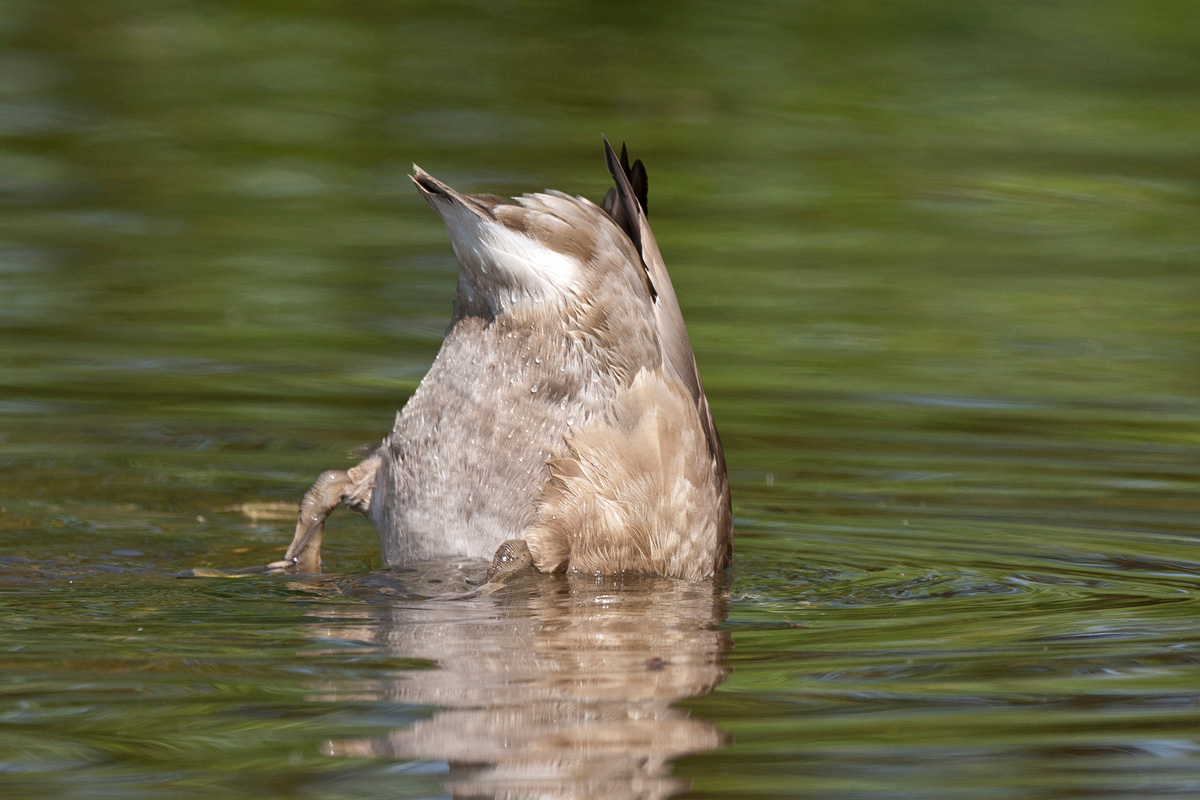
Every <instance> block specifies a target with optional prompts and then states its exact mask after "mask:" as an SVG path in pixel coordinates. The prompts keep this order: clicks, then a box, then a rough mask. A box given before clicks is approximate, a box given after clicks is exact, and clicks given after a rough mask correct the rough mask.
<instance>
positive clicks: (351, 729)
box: [0, 0, 1200, 800]
mask: <svg viewBox="0 0 1200 800" xmlns="http://www.w3.org/2000/svg"><path fill="white" fill-rule="evenodd" d="M1196 31H1197V28H1196V26H1195V25H1194V8H1193V7H1192V5H1191V4H1188V3H1184V2H1152V3H1138V4H1133V3H1123V2H1102V3H1095V4H1088V5H1087V6H1082V5H1078V6H1077V5H1071V4H1066V5H1064V4H1042V3H1008V4H1004V5H1003V6H998V5H995V4H991V3H982V2H959V3H949V2H942V1H941V0H928V1H927V2H916V3H906V4H902V5H894V4H882V3H869V2H842V3H809V4H798V5H795V6H788V7H784V6H774V5H758V4H743V5H739V6H730V7H728V8H727V7H724V6H718V5H712V4H706V3H673V4H667V5H656V6H651V7H641V6H629V7H628V8H626V7H622V6H620V5H617V6H612V5H607V6H605V7H604V8H603V9H600V8H597V9H590V8H584V7H582V6H580V7H575V6H571V7H565V6H541V5H523V4H505V3H500V4H497V3H488V4H474V3H464V4H456V5H454V6H426V5H419V4H381V3H367V2H352V3H342V4H325V3H319V2H304V3H289V4H280V3H272V2H259V3H234V2H188V3H184V2H179V3H175V2H172V3H161V2H154V3H150V2H140V1H139V0H113V2H107V3H91V2H74V1H72V0H63V2H58V3H53V4H42V3H36V2H25V1H23V0H8V1H7V2H3V3H0V674H2V675H3V678H2V680H0V790H2V791H3V794H4V796H5V797H6V798H9V797H11V798H26V797H28V798H41V797H72V798H73V797H79V798H98V797H122V798H125V797H147V798H160V797H161V798H174V797H193V796H195V795H196V794H198V793H201V792H203V793H205V794H217V795H220V796H223V797H247V798H249V797H254V798H262V797H291V796H303V797H311V798H352V797H375V796H381V797H383V796H386V797H412V798H419V797H431V796H456V795H457V796H469V797H476V796H493V797H526V796H528V797H532V796H561V797H567V796H577V797H584V796H590V797H613V798H618V797H619V798H625V797H666V796H704V795H707V796H712V797H722V798H724V797H749V796H762V797H785V796H786V797H794V796H803V797H814V798H838V799H839V800H841V799H842V798H870V799H871V800H875V799H876V798H880V799H882V798H899V797H904V798H942V797H946V798H951V797H952V798H986V799H987V800H992V799H993V798H1078V797H1099V798H1134V797H1136V798H1147V797H1188V796H1194V795H1196V794H1200V689H1198V688H1197V687H1200V634H1198V633H1197V630H1198V627H1197V625H1196V619H1197V612H1198V607H1197V588H1198V584H1200V557H1198V556H1197V552H1198V551H1197V544H1198V543H1197V529H1198V527H1200V525H1198V520H1200V477H1198V474H1200V473H1198V471H1197V470H1198V468H1197V464H1200V370H1197V363H1198V362H1200V317H1198V316H1197V313H1196V309H1197V307H1200V278H1197V266H1198V265H1200V168H1198V166H1197V164H1198V162H1197V161H1196V158H1195V154H1196V153H1197V152H1200V133H1198V132H1200V102H1198V100H1200V97H1198V91H1197V86H1196V82H1195V75H1196V74H1198V72H1200V63H1198V61H1200V59H1198V57H1197V54H1198V53H1200V40H1198V37H1197V33H1196ZM602 131H603V132H605V133H607V134H608V135H609V136H610V137H611V138H613V139H614V140H615V141H620V140H626V141H628V142H629V144H630V147H631V150H632V152H633V154H634V155H635V156H638V157H642V158H644V159H645V160H646V161H647V164H648V166H649V171H650V181H651V193H650V213H651V220H652V222H653V224H654V226H655V230H656V233H657V236H658V239H659V242H660V244H661V246H662V249H663V251H664V255H665V257H666V260H667V263H668V266H669V267H670V269H671V271H672V275H673V276H674V281H675V286H676V289H677V291H678V294H679V297H680V302H681V304H682V306H683V308H684V312H685V315H686V316H687V318H688V321H689V329H690V331H691V337H692V340H693V343H694V345H695V348H696V351H697V359H698V361H699V364H700V369H701V372H702V374H703V376H704V380H705V385H706V387H707V389H708V393H709V397H710V400H711V403H712V407H713V410H714V414H715V416H716V418H717V422H718V425H719V426H720V428H721V431H722V434H723V438H724V441H725V445H726V450H727V455H728V460H729V466H730V470H731V475H732V481H733V493H734V510H735V514H736V517H737V538H736V549H737V553H736V557H735V564H734V567H733V570H732V572H731V574H730V575H729V576H728V578H727V579H726V580H723V581H718V582H716V583H705V584H700V585H697V586H687V585H680V584H676V583H673V582H670V581H655V580H645V579H634V578H630V579H627V580H625V581H619V580H601V581H595V580H592V579H587V578H582V577H576V578H571V579H567V578H561V577H558V578H544V579H536V580H531V581H528V582H524V583H521V584H519V585H516V586H512V587H510V588H508V589H506V590H504V591H503V592H499V593H496V594H493V595H489V596H486V597H481V598H477V599H475V600H469V601H462V600H459V601H449V600H444V599H438V598H439V597H441V596H443V595H446V594H452V593H454V592H461V591H463V590H464V589H466V588H469V587H470V586H472V585H474V584H475V583H477V582H478V581H479V580H480V578H481V574H482V568H483V565H481V564H476V563H471V562H464V563H453V564H441V565H420V566H419V568H413V569H410V570H379V569H378V567H379V556H378V545H377V543H376V541H375V537H374V533H373V532H372V531H371V530H370V528H369V526H368V525H366V523H365V522H364V521H363V520H361V519H358V518H354V517H352V516H351V515H349V514H342V515H340V516H336V517H335V518H334V519H333V520H332V521H331V524H330V527H329V533H328V536H327V540H326V541H327V545H326V564H327V569H328V570H329V573H330V574H328V575H327V576H325V577H324V578H321V579H312V580H309V579H305V580H288V579H282V578H266V577H247V578H239V579H215V578H210V579H183V578H180V577H177V576H178V575H179V574H180V573H181V572H183V571H185V570H188V569H192V568H195V567H208V568H227V567H236V566H242V565H246V564H255V563H264V562H266V561H269V560H273V559H275V558H278V557H279V554H280V553H281V552H282V550H283V548H284V547H285V546H286V544H287V542H288V540H289V539H290V536H291V530H290V528H291V525H292V522H291V519H290V518H289V517H290V512H289V511H287V510H286V509H287V505H286V504H289V503H295V502H296V501H297V500H298V498H299V496H300V495H301V494H302V493H303V491H304V489H305V488H307V486H308V485H309V483H310V482H311V481H312V479H313V478H314V477H315V476H316V475H317V474H319V473H320V472H321V471H323V470H325V469H329V468H335V467H344V466H345V465H348V464H349V463H352V462H351V461H350V457H349V456H348V453H349V452H350V451H351V450H353V449H354V448H355V447H357V446H359V445H361V444H363V443H371V442H375V441H378V440H379V439H380V438H381V437H382V436H383V435H384V433H385V432H386V431H387V429H388V428H389V426H390V423H391V420H392V417H393V415H394V413H395V411H396V409H397V408H399V407H400V405H402V403H403V401H404V400H405V398H406V397H407V396H408V395H409V394H410V393H411V392H412V391H413V389H414V388H415V387H416V385H417V382H418V381H419V380H420V377H421V375H422V374H423V373H424V370H425V369H426V368H427V367H428V365H429V363H430V362H431V361H432V359H433V357H434V355H435V353H436V351H437V347H438V345H439V343H440V341H441V335H442V332H443V330H444V327H445V324H446V321H447V319H448V317H449V306H450V300H451V297H452V295H453V290H454V282H455V269H456V268H455V264H454V261H453V257H452V254H451V252H450V248H449V246H448V244H447V243H446V241H445V237H444V233H443V231H442V229H441V225H440V223H439V222H438V221H437V219H436V218H435V217H434V216H433V215H432V214H431V212H429V210H428V208H427V207H426V206H425V205H424V203H422V202H421V201H420V199H419V198H418V197H417V196H416V194H415V192H414V191H413V190H412V187H411V185H410V184H409V182H408V179H407V177H406V175H407V172H408V170H409V168H410V167H409V165H410V164H411V162H413V161H416V162H418V163H420V164H421V166H422V167H424V168H426V169H428V170H430V171H431V172H433V173H434V174H436V175H438V176H439V177H441V178H443V179H445V180H447V181H450V182H451V183H453V184H455V185H456V186H459V187H460V188H463V189H465V190H471V191H490V192H497V193H505V194H514V193H520V192H524V191H534V190H541V189H543V188H546V187H553V188H559V189H563V190H567V191H571V192H578V193H581V194H585V195H587V196H590V197H593V198H599V197H601V196H602V194H603V191H604V189H605V187H606V185H607V183H608V180H607V175H606V173H605V170H604V168H603V163H602V159H601V152H600V148H599V134H600V132H602ZM281 509H282V510H281Z"/></svg>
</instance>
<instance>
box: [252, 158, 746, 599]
mask: <svg viewBox="0 0 1200 800" xmlns="http://www.w3.org/2000/svg"><path fill="white" fill-rule="evenodd" d="M601 138H602V141H603V146H604V158H605V164H606V166H607V168H608V171H609V173H610V174H611V176H612V178H613V181H614V186H612V187H611V188H610V189H609V190H608V192H607V194H606V195H605V197H604V199H603V201H602V203H601V204H600V205H597V204H595V203H593V202H592V201H590V200H588V199H586V198H584V197H580V196H573V195H570V194H566V193H564V192H560V191H554V190H547V191H545V192H540V193H535V194H526V195H523V196H521V197H516V198H513V199H512V200H507V199H504V198H501V197H498V196H495V195H489V194H475V195H472V194H464V193H462V192H459V191H457V190H455V189H453V188H451V187H450V186H449V185H447V184H446V183H443V182H442V181H440V180H438V179H437V178H435V177H433V176H432V175H430V174H429V173H427V172H425V171H424V170H422V169H421V168H420V167H417V166H416V165H414V166H413V174H412V175H411V176H410V177H411V178H412V181H413V183H414V185H415V186H416V189H417V192H418V193H419V194H420V195H421V197H422V198H424V200H425V202H426V203H428V204H429V206H430V207H431V208H432V209H433V210H434V211H435V212H436V213H437V214H438V216H439V217H441V219H442V222H443V223H444V224H445V228H446V233H447V234H448V236H449V239H450V244H451V246H452V248H453V250H454V254H455V256H456V258H457V260H458V265H459V270H458V285H457V291H456V294H455V298H454V304H453V313H452V317H451V321H450V325H449V327H448V329H447V331H446V335H445V339H444V341H443V342H442V346H441V348H440V350H439V352H438V355H437V358H436V359H435V361H434V362H433V365H432V366H431V367H430V369H429V371H428V372H427V373H426V374H425V376H424V378H423V379H422V380H421V382H420V385H419V386H418V387H417V389H416V391H415V392H414V393H413V394H412V396H411V397H410V398H409V399H408V401H407V402H406V403H405V404H404V406H403V408H402V409H401V410H400V411H399V412H398V413H397V415H396V419H395V424H394V425H393V427H392V430H391V432H390V433H389V434H388V436H387V437H386V438H384V439H383V441H382V443H381V444H380V445H379V446H378V447H377V448H375V449H374V450H373V451H371V452H370V454H369V455H368V456H367V457H366V458H364V459H363V460H362V461H361V462H359V463H358V464H356V465H355V466H353V467H351V468H349V469H346V470H329V471H327V472H324V473H322V474H321V475H320V476H319V477H318V478H317V480H316V481H315V482H314V483H313V485H312V487H311V488H310V489H309V490H308V491H307V492H306V493H305V495H304V498H303V500H302V501H301V506H300V512H299V516H298V519H297V523H296V531H295V535H294V537H293V539H292V542H291V545H290V546H289V547H288V549H287V552H286V553H285V555H284V558H283V559H282V560H281V561H277V562H274V563H272V564H269V565H268V566H267V570H268V571H269V572H275V573H288V574H306V573H319V572H320V571H321V557H320V550H321V542H322V537H323V530H324V524H325V521H326V519H327V518H328V517H329V515H330V513H331V512H332V511H333V510H334V509H335V508H337V507H338V506H341V505H345V506H348V507H349V508H351V509H353V510H354V511H357V512H360V513H362V514H363V515H365V516H366V517H367V518H368V519H369V520H370V521H371V522H372V524H373V525H374V527H375V529H376V531H377V532H378V534H379V541H380V545H381V548H382V557H383V562H384V565H385V566H388V567H391V566H398V565H401V564H405V563H410V562H415V561H426V560H436V559H441V558H449V557H468V558H479V559H484V560H488V559H490V560H491V567H490V568H489V570H488V576H489V578H491V579H493V580H497V579H499V578H502V577H504V576H507V575H511V574H513V573H514V572H520V571H524V570H536V571H537V572H542V573H559V572H568V571H570V572H578V573H590V574H596V575H618V574H624V573H648V574H654V575H661V576H666V577H672V578H678V579H682V580H690V581H697V580H704V579H708V578H712V577H714V576H717V575H720V574H721V573H723V572H724V571H725V570H726V569H727V567H728V566H729V565H730V561H731V558H732V554H733V513H732V507H731V500H730V489H729V477H728V471H727V468H726V464H725V454H724V449H723V448H722V445H721V438H720V435H719V434H718V432H717V427H716V424H715V423H714V421H713V416H712V412H711V410H710V408H709V403H708V400H707V398H706V396H705V393H704V386H703V384H702V382H701V380H700V373H699V370H698V369H697V366H696V360H695V356H694V354H693V351H692V345H691V341H690V339H689V338H688V333H687V328H686V326H685V325H684V320H683V315H682V312H681V311H680V307H679V302H678V300H677V298H676V295H675V290H674V288H673V286H672V284H671V279H670V277H669V276H668V274H667V269H666V265H665V263H664V262H663V258H662V255H661V253H660V251H659V247H658V244H657V242H656V241H655V238H654V234H653V233H652V232H651V230H650V226H649V223H648V221H647V207H648V193H649V183H648V177H647V173H646V168H645V165H644V164H643V163H642V161H641V160H640V159H639V160H636V161H635V162H634V163H633V164H632V165H631V164H630V163H629V157H628V151H627V149H626V148H625V146H624V145H622V147H621V155H620V157H618V156H617V154H616V152H615V151H614V149H613V148H612V146H611V145H610V143H609V141H608V139H607V138H604V137H601Z"/></svg>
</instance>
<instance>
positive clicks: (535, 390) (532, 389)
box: [529, 383, 537, 394]
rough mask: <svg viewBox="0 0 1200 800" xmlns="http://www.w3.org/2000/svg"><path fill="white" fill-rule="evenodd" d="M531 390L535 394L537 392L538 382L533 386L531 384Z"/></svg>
mask: <svg viewBox="0 0 1200 800" xmlns="http://www.w3.org/2000/svg"><path fill="white" fill-rule="evenodd" d="M529 391H530V392H532V393H533V394H537V384H536V383H535V384H534V385H533V386H530V387H529Z"/></svg>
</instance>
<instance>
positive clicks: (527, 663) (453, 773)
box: [311, 573, 731, 798]
mask: <svg viewBox="0 0 1200 800" xmlns="http://www.w3.org/2000/svg"><path fill="white" fill-rule="evenodd" d="M375 574H376V575H380V574H381V573H375ZM345 589H346V587H342V590H343V591H344V590H345ZM357 594H358V595H359V596H361V591H360V592H358V593H357ZM726 601H727V597H726V593H725V591H724V589H723V588H722V587H719V586H714V585H713V583H712V582H703V583H696V584H688V583H682V582H679V581H673V580H668V579H661V578H648V577H637V578H626V579H624V580H623V581H621V582H618V581H616V580H613V579H605V580H597V581H593V580H592V579H590V578H578V577H575V578H564V577H562V576H541V575H539V576H531V577H530V578H529V579H528V582H526V583H523V584H521V585H518V586H514V587H509V588H507V589H505V590H503V591H501V592H499V593H496V594H493V595H490V596H486V597H482V598H476V599H473V600H436V599H435V600H414V601H410V602H404V603H403V604H400V605H392V606H367V607H363V608H361V609H353V610H351V611H350V612H349V615H350V616H351V617H354V616H359V617H361V620H362V621H361V624H358V625H354V624H351V625H350V626H348V627H347V626H346V625H344V624H338V625H337V627H336V628H331V627H329V626H327V625H325V624H321V625H314V626H313V627H312V630H311V632H312V635H313V636H315V637H318V638H327V637H336V638H340V639H346V638H351V639H357V640H361V641H368V642H373V643H375V644H378V645H381V646H382V647H384V648H386V650H387V651H388V652H389V653H390V654H391V655H393V656H396V657H401V658H406V659H423V660H428V661H432V662H434V663H435V664H436V669H404V670H399V671H396V672H395V673H393V674H392V675H391V676H390V679H389V680H388V681H387V682H385V683H382V684H379V685H374V686H368V687H363V686H358V685H356V686H355V687H354V688H353V689H352V690H351V691H353V693H354V694H355V695H356V696H358V697H361V696H362V694H363V692H364V691H366V692H367V693H368V695H370V696H371V697H373V698H375V699H379V700H388V701H400V702H404V703H413V704H421V705H432V706H438V707H440V708H441V709H442V710H441V711H438V712H437V713H435V714H434V715H433V716H431V717H429V718H428V719H425V720H423V721H421V722H418V723H417V724H415V725H413V726H411V727H406V728H401V729H397V730H395V731H392V732H391V733H390V734H389V735H388V736H387V737H385V738H373V739H352V740H346V741H334V742H331V743H330V752H331V753H333V754H337V755H352V756H368V757H384V758H404V759H424V760H444V761H446V762H449V766H450V771H449V778H448V779H447V783H446V789H447V791H450V792H452V793H453V794H454V795H455V796H471V797H509V798H516V797H575V796H587V797H611V798H659V797H669V796H671V795H674V794H676V793H678V792H681V791H684V790H686V789H687V788H688V786H687V782H686V781H684V780H681V779H678V778H674V777H672V776H671V775H670V766H669V765H670V762H671V760H673V759H675V758H678V757H680V756H683V755H686V754H688V753H694V752H698V751H702V750H710V749H713V748H716V747H719V746H721V745H722V744H724V743H725V742H726V740H727V737H726V736H725V735H724V734H722V733H721V732H720V731H718V730H717V729H716V728H714V727H713V726H712V725H710V724H709V723H707V722H705V721H703V720H698V719H693V718H691V717H690V716H689V715H688V712H687V711H684V710H681V709H678V708H673V707H672V706H671V704H672V703H673V702H675V701H678V700H681V699H684V698H688V697H695V696H698V695H702V694H707V693H708V692H710V691H712V689H713V688H714V687H716V686H717V685H718V684H720V683H721V682H722V681H723V680H724V679H725V677H726V675H727V669H726V667H725V666H724V655H725V653H726V652H727V651H728V650H729V648H730V646H731V639H730V636H729V634H728V633H727V632H725V631H722V630H718V626H719V625H720V623H721V622H722V621H723V620H724V618H725V615H726ZM312 613H313V615H314V616H317V617H336V618H337V619H339V620H344V619H345V618H346V616H347V610H346V609H345V608H344V607H342V608H330V607H324V608H318V609H315V610H314V611H313V612H312ZM322 699H326V700H332V701H339V700H345V699H347V698H346V697H344V696H343V695H342V693H340V692H339V691H337V690H335V691H334V692H332V693H326V694H323V695H322Z"/></svg>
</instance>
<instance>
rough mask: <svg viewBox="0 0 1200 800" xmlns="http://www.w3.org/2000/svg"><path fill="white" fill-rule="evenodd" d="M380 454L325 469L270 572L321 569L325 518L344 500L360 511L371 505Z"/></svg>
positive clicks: (312, 488)
mask: <svg viewBox="0 0 1200 800" xmlns="http://www.w3.org/2000/svg"><path fill="white" fill-rule="evenodd" d="M379 464H380V456H379V455H373V456H371V457H370V458H368V459H366V460H364V461H361V462H359V463H358V464H355V465H354V466H353V467H351V468H350V469H348V470H345V471H343V470H339V469H331V470H328V471H326V472H322V473H321V475H320V476H319V477H318V478H317V480H316V481H315V482H314V483H313V485H312V487H311V488H310V489H309V490H308V491H307V492H305V493H304V499H303V500H301V501H300V514H299V516H298V517H297V519H296V534H295V536H293V537H292V543H291V545H289V546H288V549H287V553H286V554H285V555H284V557H283V560H282V561H275V562H272V563H270V564H268V565H267V571H268V572H283V573H288V574H316V573H319V572H320V571H321V537H322V535H323V534H324V532H325V520H326V519H328V517H329V515H330V514H332V513H333V510H334V509H335V508H337V507H338V506H340V505H341V504H342V503H345V504H346V505H348V506H350V508H352V509H354V510H355V511H358V512H360V513H363V514H365V513H367V509H368V508H370V506H371V493H372V492H373V491H374V489H375V476H376V475H377V474H378V472H379Z"/></svg>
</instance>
